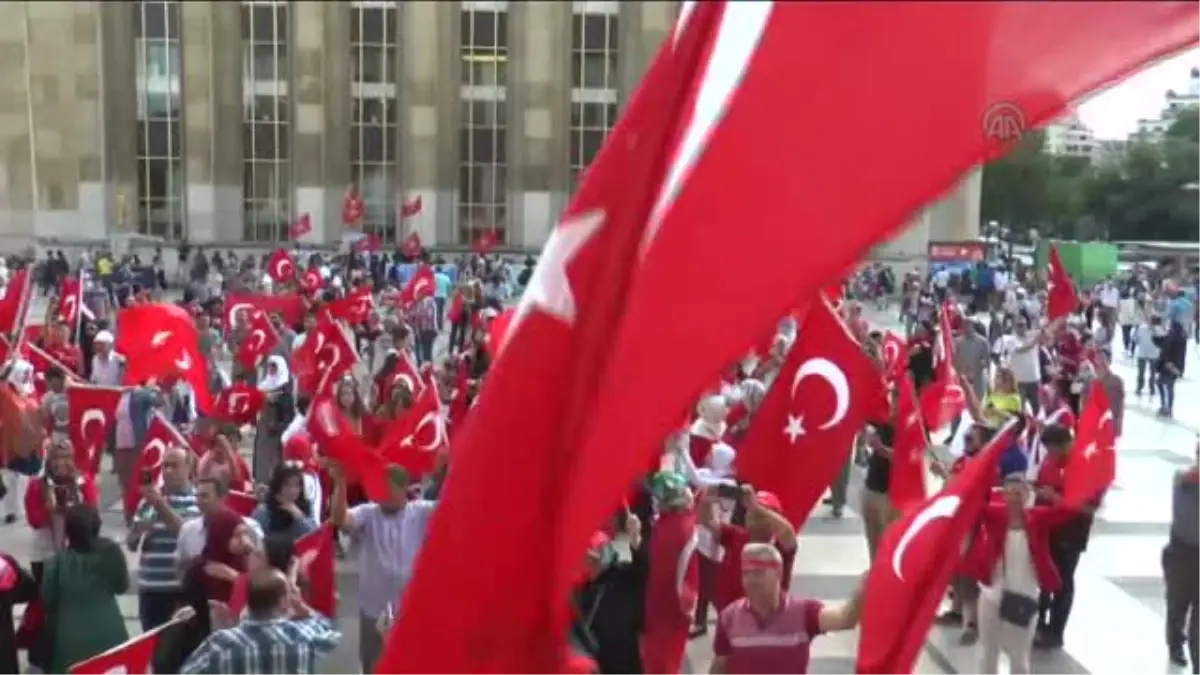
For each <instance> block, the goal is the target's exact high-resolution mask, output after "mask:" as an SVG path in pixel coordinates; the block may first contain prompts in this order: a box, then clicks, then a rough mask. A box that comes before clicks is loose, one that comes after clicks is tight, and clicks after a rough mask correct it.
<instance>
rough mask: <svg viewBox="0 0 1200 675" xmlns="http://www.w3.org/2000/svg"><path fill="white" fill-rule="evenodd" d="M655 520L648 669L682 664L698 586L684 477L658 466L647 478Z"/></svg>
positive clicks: (645, 644)
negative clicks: (652, 500) (651, 475)
mask: <svg viewBox="0 0 1200 675" xmlns="http://www.w3.org/2000/svg"><path fill="white" fill-rule="evenodd" d="M650 488H651V491H652V493H653V495H654V503H655V505H656V506H657V508H658V519H657V521H656V522H655V523H654V532H653V535H652V536H651V538H650V541H649V542H648V551H647V555H648V559H649V572H648V576H647V579H646V614H645V623H644V625H643V628H642V663H643V665H644V666H645V672H648V673H678V672H680V667H681V666H682V665H683V657H684V652H685V651H686V649H687V641H688V635H689V631H690V630H691V627H692V621H693V615H694V614H695V612H696V604H697V598H698V596H699V587H700V570H699V566H698V564H699V561H698V559H697V556H696V547H697V544H698V543H699V534H698V530H697V520H696V510H695V504H694V501H693V499H692V493H691V490H690V489H689V487H688V484H687V479H685V478H684V477H683V476H682V475H680V474H678V473H675V472H673V471H660V472H658V473H657V474H655V475H654V476H653V477H652V478H651V479H650Z"/></svg>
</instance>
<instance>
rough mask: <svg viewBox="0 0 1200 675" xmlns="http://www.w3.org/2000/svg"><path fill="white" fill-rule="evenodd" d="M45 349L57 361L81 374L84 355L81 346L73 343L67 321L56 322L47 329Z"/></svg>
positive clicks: (72, 371)
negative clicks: (80, 349)
mask: <svg viewBox="0 0 1200 675" xmlns="http://www.w3.org/2000/svg"><path fill="white" fill-rule="evenodd" d="M43 349H44V350H45V351H46V353H47V354H49V355H50V356H52V357H53V358H54V359H55V360H56V361H58V362H59V363H61V364H63V365H64V366H66V368H67V369H68V370H70V371H71V373H73V374H75V375H79V374H80V373H81V371H80V367H81V365H82V364H83V356H82V353H81V352H80V351H79V347H76V346H75V345H73V344H71V339H70V328H69V327H68V326H67V325H66V324H65V323H55V324H52V325H51V326H50V330H48V331H46V337H45V346H44V347H43Z"/></svg>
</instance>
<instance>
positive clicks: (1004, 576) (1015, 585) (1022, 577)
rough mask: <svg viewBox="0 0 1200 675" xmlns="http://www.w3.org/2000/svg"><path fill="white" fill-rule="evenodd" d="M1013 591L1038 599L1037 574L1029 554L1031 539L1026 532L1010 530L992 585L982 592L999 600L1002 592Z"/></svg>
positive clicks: (984, 588)
mask: <svg viewBox="0 0 1200 675" xmlns="http://www.w3.org/2000/svg"><path fill="white" fill-rule="evenodd" d="M1006 590H1007V591H1012V592H1014V593H1020V594H1021V595H1024V596H1026V597H1030V598H1036V597H1038V582H1037V572H1036V571H1035V570H1034V568H1033V556H1031V555H1030V554H1029V538H1028V537H1027V536H1026V534H1025V530H1008V536H1007V537H1006V538H1005V539H1004V555H1002V556H1001V557H1000V560H998V561H996V569H995V572H994V573H993V574H992V585H991V586H983V587H982V588H981V589H980V591H981V592H983V593H987V594H988V595H991V596H994V598H995V599H999V596H1000V594H1001V592H1003V591H1006Z"/></svg>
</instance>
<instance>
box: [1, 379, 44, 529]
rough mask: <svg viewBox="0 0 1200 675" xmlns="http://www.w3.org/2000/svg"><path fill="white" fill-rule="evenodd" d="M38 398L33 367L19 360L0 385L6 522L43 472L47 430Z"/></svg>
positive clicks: (2, 487)
mask: <svg viewBox="0 0 1200 675" xmlns="http://www.w3.org/2000/svg"><path fill="white" fill-rule="evenodd" d="M35 398H36V393H35V392H34V386H33V365H32V364H30V363H29V362H28V361H25V360H17V361H16V362H14V363H13V364H12V366H10V367H9V371H8V374H7V379H6V381H5V382H4V383H3V384H0V467H4V470H3V478H4V483H3V485H0V493H6V494H4V497H5V499H4V520H5V522H6V523H11V522H14V521H15V520H16V519H17V515H18V512H19V511H20V510H21V508H20V504H21V496H22V495H23V494H24V493H25V484H26V482H27V481H28V480H29V478H30V477H32V476H36V475H37V474H38V473H40V472H41V470H42V458H41V448H42V443H43V438H44V437H45V433H46V429H45V423H44V422H43V421H42V416H41V413H40V412H39V410H38V403H37V401H36V400H35Z"/></svg>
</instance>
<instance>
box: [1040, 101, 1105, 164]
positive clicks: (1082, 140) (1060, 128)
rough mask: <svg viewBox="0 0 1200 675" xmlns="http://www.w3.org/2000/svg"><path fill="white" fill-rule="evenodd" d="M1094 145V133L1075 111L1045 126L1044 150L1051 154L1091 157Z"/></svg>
mask: <svg viewBox="0 0 1200 675" xmlns="http://www.w3.org/2000/svg"><path fill="white" fill-rule="evenodd" d="M1096 145H1097V141H1096V134H1095V133H1094V132H1093V131H1092V129H1091V127H1089V126H1088V125H1086V124H1084V123H1083V120H1081V119H1079V115H1078V114H1077V113H1075V112H1072V113H1071V114H1069V115H1067V116H1066V117H1064V118H1062V119H1060V120H1058V121H1057V122H1052V123H1051V124H1049V125H1048V126H1047V127H1046V144H1045V150H1046V152H1048V153H1050V154H1052V155H1060V156H1063V157H1085V158H1088V159H1091V158H1092V156H1093V154H1094V153H1095V152H1096Z"/></svg>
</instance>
